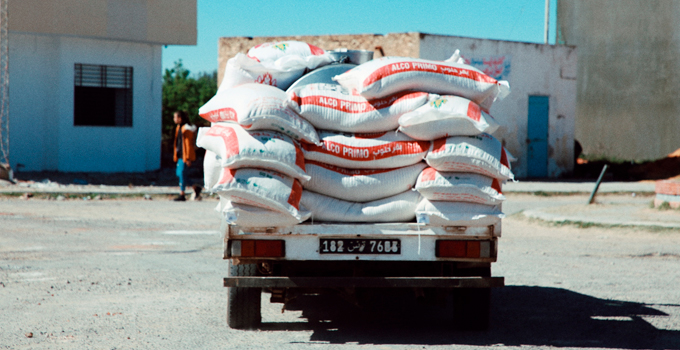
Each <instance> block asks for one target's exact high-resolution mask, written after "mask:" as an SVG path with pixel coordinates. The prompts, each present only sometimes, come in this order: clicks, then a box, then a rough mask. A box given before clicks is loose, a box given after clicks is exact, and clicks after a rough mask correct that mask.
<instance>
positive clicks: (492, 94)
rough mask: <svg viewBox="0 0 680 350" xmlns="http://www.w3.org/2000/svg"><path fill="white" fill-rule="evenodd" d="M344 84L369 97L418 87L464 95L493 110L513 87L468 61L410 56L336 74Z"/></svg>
mask: <svg viewBox="0 0 680 350" xmlns="http://www.w3.org/2000/svg"><path fill="white" fill-rule="evenodd" d="M333 80H335V81H337V82H338V83H339V84H340V85H342V86H343V87H345V88H347V89H348V90H350V91H352V90H355V91H356V92H358V93H359V94H361V95H363V96H364V97H366V98H368V99H374V98H381V97H384V96H388V95H391V94H394V93H397V92H400V91H406V90H416V91H426V92H430V93H435V94H442V95H456V96H462V97H465V98H467V99H470V100H472V101H475V102H476V103H477V104H479V105H480V106H481V107H482V108H483V109H485V110H489V108H491V105H492V104H493V102H494V101H495V100H496V99H497V98H498V99H502V98H504V97H505V96H506V95H507V94H508V93H509V92H510V87H509V85H508V83H507V82H506V81H497V80H496V79H494V78H491V77H490V76H488V75H486V74H484V73H483V72H482V71H480V70H478V69H476V68H474V67H472V66H469V65H467V64H464V63H458V62H447V61H433V60H425V59H420V58H410V57H382V58H378V59H374V60H372V61H369V62H366V63H363V64H360V65H358V66H356V67H354V68H353V69H351V70H349V71H348V72H345V73H343V74H340V75H336V76H335V77H333Z"/></svg>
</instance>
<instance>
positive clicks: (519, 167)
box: [420, 34, 577, 178]
mask: <svg viewBox="0 0 680 350" xmlns="http://www.w3.org/2000/svg"><path fill="white" fill-rule="evenodd" d="M456 49H460V53H461V55H463V56H464V57H467V58H469V57H495V58H501V59H504V61H505V67H503V68H504V69H505V70H506V72H505V74H504V76H503V79H504V80H507V81H508V82H509V83H510V91H511V92H510V95H509V96H508V97H506V98H505V99H504V100H502V101H496V102H495V103H494V105H493V107H492V108H491V110H490V114H491V115H492V116H493V117H494V118H495V119H496V120H497V121H498V122H499V123H500V124H501V127H500V128H499V130H498V131H496V132H495V133H494V136H496V138H498V139H499V140H501V142H503V144H504V146H505V147H506V149H507V150H508V151H510V153H512V154H513V155H514V156H515V157H516V158H518V160H517V161H516V162H514V163H512V166H513V169H512V170H513V172H514V173H515V175H516V176H517V177H520V178H521V177H526V175H527V164H526V159H527V143H526V139H527V122H528V120H527V119H528V118H527V116H528V97H529V95H544V96H550V100H549V104H550V111H549V131H548V176H549V177H559V176H561V175H565V174H568V173H570V172H572V171H573V167H574V164H573V161H574V160H573V155H574V128H575V115H576V114H575V111H576V66H577V55H576V48H575V47H571V46H550V45H539V44H530V43H520V42H509V41H496V40H484V39H472V38H461V37H451V36H439V35H429V34H422V35H421V41H420V57H421V58H425V59H432V60H444V59H447V58H449V57H450V56H451V54H452V53H453V52H454V51H455V50H456ZM508 61H509V62H508ZM508 69H509V72H507V70H508Z"/></svg>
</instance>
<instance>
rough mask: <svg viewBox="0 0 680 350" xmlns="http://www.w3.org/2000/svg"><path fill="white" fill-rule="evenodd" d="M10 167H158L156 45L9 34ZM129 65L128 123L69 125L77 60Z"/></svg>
mask: <svg viewBox="0 0 680 350" xmlns="http://www.w3.org/2000/svg"><path fill="white" fill-rule="evenodd" d="M9 56H10V57H9V62H10V77H11V82H10V84H11V86H10V119H9V124H10V125H9V129H10V137H9V139H10V150H11V152H10V165H11V166H12V168H13V169H16V170H19V171H22V170H23V171H40V170H58V171H67V172H68V171H71V172H73V171H94V172H114V171H124V172H141V171H149V170H156V169H159V168H160V143H161V89H162V81H161V78H160V77H161V70H162V67H161V47H160V46H159V45H151V44H142V43H130V42H121V41H112V40H92V39H83V38H76V37H65V36H61V37H60V36H55V35H40V34H24V33H10V53H9ZM75 63H85V64H97V65H118V66H131V67H133V92H132V94H133V112H132V113H133V121H132V127H91V126H74V125H73V103H74V64H75Z"/></svg>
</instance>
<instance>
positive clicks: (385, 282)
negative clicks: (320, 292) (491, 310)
mask: <svg viewBox="0 0 680 350" xmlns="http://www.w3.org/2000/svg"><path fill="white" fill-rule="evenodd" d="M224 286H225V287H240V288H497V287H503V286H505V278H504V277H278V276H277V277H227V278H225V279H224Z"/></svg>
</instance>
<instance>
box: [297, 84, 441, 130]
mask: <svg viewBox="0 0 680 350" xmlns="http://www.w3.org/2000/svg"><path fill="white" fill-rule="evenodd" d="M288 94H289V95H290V98H291V100H292V101H293V102H295V103H296V104H297V105H298V106H299V111H300V115H301V116H303V117H304V118H305V119H307V120H308V121H309V122H310V123H312V125H314V126H315V127H316V128H317V129H322V130H333V131H345V132H363V133H367V132H382V131H388V130H394V129H396V128H397V127H398V126H399V122H398V121H399V117H400V116H401V115H402V114H404V113H406V112H410V111H412V110H414V109H416V108H418V107H420V106H422V105H423V104H424V103H425V102H427V100H428V96H429V94H428V93H425V92H414V91H405V92H400V93H396V94H394V95H390V96H387V97H384V98H380V99H373V100H367V99H366V98H365V97H363V96H361V95H358V94H352V93H351V92H349V91H348V90H347V89H345V88H343V87H342V86H340V85H334V84H324V83H317V84H309V85H305V86H303V87H301V88H299V89H295V90H294V91H291V92H289V93H288Z"/></svg>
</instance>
